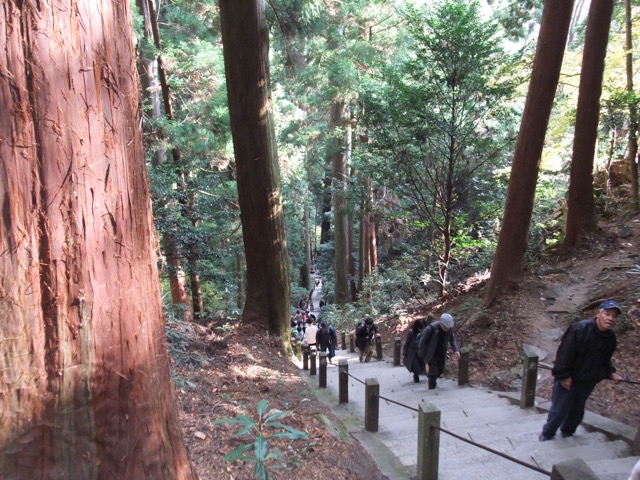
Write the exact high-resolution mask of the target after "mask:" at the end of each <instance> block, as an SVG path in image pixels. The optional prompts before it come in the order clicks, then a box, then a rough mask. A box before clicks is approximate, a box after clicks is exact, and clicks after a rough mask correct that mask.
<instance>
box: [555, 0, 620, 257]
mask: <svg viewBox="0 0 640 480" xmlns="http://www.w3.org/2000/svg"><path fill="white" fill-rule="evenodd" d="M612 13H613V0H592V2H591V6H590V7H589V18H588V20H587V30H586V33H585V42H584V52H583V54H582V71H581V72H580V90H579V92H578V110H577V112H576V128H575V134H574V138H573V155H572V157H571V176H570V180H569V196H568V199H567V207H568V213H567V223H566V235H565V241H564V244H565V246H566V247H572V246H574V245H575V244H576V242H577V241H578V240H579V239H580V237H582V236H583V235H584V234H585V233H590V232H593V231H594V230H595V229H596V228H597V226H598V225H597V220H596V202H595V199H594V197H593V163H594V162H593V159H594V155H595V151H596V141H597V139H598V118H599V116H600V95H601V94H602V77H603V74H604V59H605V57H606V55H607V44H608V43H609V26H610V25H611V15H612Z"/></svg>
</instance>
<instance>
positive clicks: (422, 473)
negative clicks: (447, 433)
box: [417, 402, 440, 480]
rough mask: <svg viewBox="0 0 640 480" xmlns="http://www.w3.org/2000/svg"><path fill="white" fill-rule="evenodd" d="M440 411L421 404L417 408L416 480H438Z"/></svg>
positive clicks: (434, 407) (431, 406) (429, 405)
mask: <svg viewBox="0 0 640 480" xmlns="http://www.w3.org/2000/svg"><path fill="white" fill-rule="evenodd" d="M436 427H438V428H439V427H440V410H438V408H437V407H436V406H434V405H432V404H427V403H425V402H421V403H420V406H419V407H418V476H417V480H438V464H439V459H440V430H438V428H436Z"/></svg>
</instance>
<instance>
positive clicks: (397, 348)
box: [393, 337, 401, 367]
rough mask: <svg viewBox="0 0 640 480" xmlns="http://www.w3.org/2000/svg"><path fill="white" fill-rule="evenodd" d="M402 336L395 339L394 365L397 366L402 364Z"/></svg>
mask: <svg viewBox="0 0 640 480" xmlns="http://www.w3.org/2000/svg"><path fill="white" fill-rule="evenodd" d="M400 350H401V346H400V337H396V338H394V339H393V365H394V366H395V367H397V366H398V365H400Z"/></svg>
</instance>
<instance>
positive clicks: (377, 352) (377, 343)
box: [376, 337, 382, 360]
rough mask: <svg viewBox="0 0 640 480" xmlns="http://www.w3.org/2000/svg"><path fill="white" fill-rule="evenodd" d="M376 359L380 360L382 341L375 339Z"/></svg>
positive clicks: (378, 338)
mask: <svg viewBox="0 0 640 480" xmlns="http://www.w3.org/2000/svg"><path fill="white" fill-rule="evenodd" d="M376 358H377V359H378V360H382V339H381V338H380V337H376Z"/></svg>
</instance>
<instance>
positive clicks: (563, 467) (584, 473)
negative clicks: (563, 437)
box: [551, 458, 599, 480]
mask: <svg viewBox="0 0 640 480" xmlns="http://www.w3.org/2000/svg"><path fill="white" fill-rule="evenodd" d="M598 478H599V477H598V476H597V475H596V474H595V473H594V472H593V470H591V468H589V465H587V464H586V462H585V461H584V460H583V459H581V458H574V459H572V460H567V461H566V462H562V463H557V464H555V465H554V466H553V468H552V470H551V480H576V479H580V480H598Z"/></svg>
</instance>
